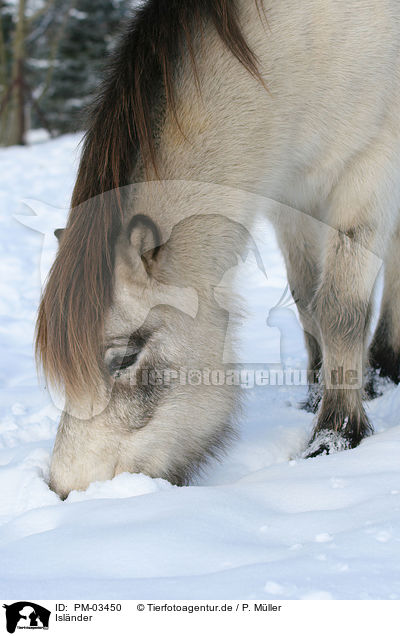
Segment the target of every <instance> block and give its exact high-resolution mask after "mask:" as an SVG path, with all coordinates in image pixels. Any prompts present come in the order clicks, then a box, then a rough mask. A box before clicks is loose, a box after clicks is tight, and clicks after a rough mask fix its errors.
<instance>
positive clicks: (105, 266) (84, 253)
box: [36, 0, 262, 399]
mask: <svg viewBox="0 0 400 636" xmlns="http://www.w3.org/2000/svg"><path fill="white" fill-rule="evenodd" d="M255 2H256V4H257V7H258V3H259V2H260V0H255ZM206 23H211V24H213V25H214V27H215V29H216V30H217V32H218V34H219V36H220V38H221V40H222V41H223V42H224V44H225V45H226V46H227V47H228V48H229V49H230V51H231V52H232V54H233V55H234V56H235V57H236V58H237V59H238V60H239V61H240V62H241V64H242V65H243V66H244V67H245V68H246V69H247V70H248V71H249V72H250V73H251V74H252V75H253V76H254V77H256V78H258V79H259V80H260V81H262V80H261V77H260V74H259V71H258V68H257V60H256V58H255V56H254V54H253V53H252V51H251V49H250V48H249V46H248V45H247V43H246V41H245V39H244V36H243V34H242V32H241V28H240V25H239V21H238V16H237V7H236V2H235V0H148V2H147V3H146V4H144V5H143V6H141V8H140V9H139V10H138V11H137V12H136V14H135V15H134V17H133V18H132V19H131V21H130V23H129V25H128V28H127V30H126V32H125V34H124V35H123V36H122V38H121V41H120V43H119V46H118V47H117V48H116V51H115V53H114V54H113V57H112V59H111V63H110V65H109V70H108V73H107V75H106V78H105V80H104V82H103V85H102V87H101V90H100V92H99V95H98V97H97V99H96V100H95V102H94V104H93V107H92V111H91V114H90V117H89V122H88V124H89V125H88V130H87V133H86V135H85V138H84V143H83V149H82V155H81V160H80V165H79V170H78V175H77V179H76V183H75V187H74V191H73V195H72V201H71V210H70V213H69V218H68V223H67V227H66V231H65V232H64V234H63V237H62V240H61V241H60V247H59V250H58V253H57V257H56V259H55V261H54V264H53V266H52V268H51V270H50V274H49V278H48V281H47V284H46V287H45V290H44V293H43V296H42V299H41V303H40V307H39V313H38V320H37V327H36V355H37V359H38V362H39V363H41V364H42V367H43V370H44V372H45V375H46V378H47V380H48V381H49V382H50V383H52V384H54V385H56V386H60V387H64V390H65V393H66V395H67V397H69V398H75V399H77V398H79V397H81V396H82V395H84V394H85V393H86V394H89V395H95V392H96V387H97V386H99V382H101V377H102V369H103V360H102V351H101V343H102V340H103V332H104V313H105V310H106V309H107V308H108V307H109V306H110V304H111V302H112V292H113V289H112V287H113V267H114V245H115V242H116V238H117V236H118V234H119V232H120V230H121V226H122V222H123V210H122V203H121V200H120V195H119V190H118V188H121V187H123V186H125V185H127V184H129V182H130V180H131V179H132V176H133V170H134V168H135V165H136V164H137V163H138V161H139V160H140V161H141V163H142V164H143V165H144V166H146V165H149V164H152V165H153V166H154V167H155V168H156V133H155V129H157V127H156V126H155V112H156V110H157V108H159V107H160V103H162V101H163V100H164V103H165V104H166V107H167V108H171V109H172V110H173V112H174V113H175V110H174V108H175V100H174V77H175V70H176V66H177V63H178V62H179V59H180V58H182V56H183V54H184V53H183V51H184V50H185V51H186V53H187V54H188V55H189V57H190V59H191V61H192V66H193V70H194V75H195V79H196V70H195V68H196V66H195V58H194V51H193V38H194V34H195V32H196V29H197V30H199V29H202V28H204V25H205V24H206ZM196 81H197V80H196ZM106 193H107V194H106Z"/></svg>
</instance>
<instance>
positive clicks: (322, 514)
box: [0, 136, 400, 599]
mask: <svg viewBox="0 0 400 636" xmlns="http://www.w3.org/2000/svg"><path fill="white" fill-rule="evenodd" d="M35 141H36V143H35V144H34V145H32V146H31V147H27V148H10V149H3V150H1V151H0V175H1V177H0V179H1V182H0V229H1V232H0V243H1V278H0V313H1V318H0V342H1V350H2V355H1V361H0V377H1V396H0V398H1V402H0V597H2V598H23V597H26V598H28V597H31V598H39V599H52V598H54V599H60V598H61V599H67V598H86V599H100V598H107V599H113V598H116V599H124V598H127V599H129V598H141V599H142V598H149V599H150V598H163V599H174V598H182V599H183V598H184V599H200V598H207V599H223V598H257V599H260V598H266V599H377V598H380V599H398V598H400V425H399V421H398V412H399V407H400V387H399V388H395V387H393V386H389V387H387V388H386V390H385V392H384V395H383V396H382V397H380V398H379V399H377V400H375V401H374V402H372V403H371V404H370V405H368V411H369V415H370V417H371V420H372V422H373V424H374V426H375V430H376V434H375V435H374V436H373V437H371V438H369V439H367V440H365V441H364V442H363V443H362V444H361V446H360V447H359V448H357V449H355V450H352V451H347V452H342V453H339V454H336V455H332V456H324V457H318V458H316V459H312V460H301V459H291V458H293V457H294V458H296V456H297V457H298V454H299V452H300V451H301V449H302V447H303V445H304V443H305V440H306V439H307V436H308V435H309V432H310V429H311V426H312V419H313V418H312V416H311V415H309V414H307V413H305V412H303V411H301V410H299V409H298V408H297V407H296V405H297V403H298V401H299V400H300V399H302V398H303V397H304V395H305V389H304V387H290V386H285V387H270V386H269V387H268V386H267V387H257V388H253V389H248V390H247V406H246V410H245V413H244V415H243V418H242V422H241V427H240V439H239V440H238V441H237V443H235V444H234V445H233V446H232V448H231V450H230V452H229V454H228V455H227V456H226V457H225V459H224V460H223V462H222V463H220V464H213V465H212V466H210V467H209V469H208V470H207V472H205V473H204V475H203V476H202V477H201V478H199V479H198V480H197V482H196V483H195V484H193V485H192V486H190V487H187V488H177V487H174V486H171V485H170V484H168V483H167V482H165V481H163V480H157V479H150V478H149V477H146V476H143V475H130V474H122V475H119V476H118V477H116V478H115V479H113V480H112V481H109V482H104V483H95V484H92V485H91V486H90V487H89V488H88V490H87V491H86V492H84V493H83V492H73V493H71V494H70V496H69V497H68V499H67V500H66V501H64V502H62V501H60V500H59V498H58V497H57V496H56V495H55V494H54V493H53V492H52V491H50V490H49V488H48V486H47V482H46V479H47V476H48V469H49V460H50V454H51V449H52V445H53V441H54V435H55V432H56V428H57V421H58V418H59V410H58V409H57V408H56V406H54V405H53V403H52V401H51V399H50V397H49V395H48V393H47V392H46V391H45V389H44V387H43V386H40V385H39V384H38V381H37V379H36V372H35V365H34V361H33V355H32V341H33V329H34V321H35V312H36V308H37V304H38V300H39V292H40V280H41V276H42V277H43V275H44V274H45V272H46V271H47V268H48V265H49V262H50V256H49V255H53V254H54V250H55V248H56V242H55V239H54V238H53V236H52V230H53V229H54V228H55V227H58V226H59V225H60V221H61V222H62V219H63V217H64V216H65V209H66V207H67V205H68V200H69V197H70V193H71V188H72V185H73V179H74V173H75V170H76V167H77V159H78V149H77V145H78V142H79V137H78V136H65V137H62V138H60V139H57V140H53V141H41V140H40V136H39V137H38V138H36V140H35ZM24 201H25V203H24ZM27 203H28V205H29V206H30V208H31V210H32V209H33V210H35V211H36V212H37V214H38V216H33V212H32V211H31V210H30V209H29V207H27ZM55 208H56V209H55ZM17 215H26V216H25V217H24V218H23V219H21V217H20V216H19V217H18V219H17V218H15V217H16V216H17ZM21 221H22V222H21ZM27 226H28V227H27ZM32 228H35V229H32ZM38 230H39V231H38ZM41 232H43V233H46V234H45V236H44V234H43V233H41ZM43 247H45V248H46V249H45V251H44V252H43ZM262 251H263V258H264V265H265V268H266V271H267V275H268V280H267V281H265V279H262V280H261V279H260V277H259V272H258V273H257V268H254V272H253V273H254V275H252V276H251V277H249V276H244V277H242V278H241V279H240V277H239V280H241V281H242V283H241V284H242V292H243V294H245V295H246V298H247V300H248V304H249V312H250V316H249V318H248V320H247V321H246V323H245V327H246V329H245V328H243V342H244V348H245V353H244V354H243V355H244V358H246V360H247V361H250V362H257V361H259V357H260V355H261V357H262V356H264V355H268V356H269V358H268V360H269V362H277V361H278V360H279V355H280V352H281V351H282V354H283V357H284V359H285V362H286V363H287V364H288V365H293V366H297V367H303V366H304V363H305V352H304V348H303V344H302V334H301V330H300V327H299V324H298V321H297V318H296V314H295V311H294V308H293V306H289V307H288V306H286V305H287V304H286V305H285V304H284V306H283V307H281V308H279V309H275V312H274V313H270V311H271V309H273V308H274V306H276V304H277V303H278V302H279V300H280V298H281V297H282V294H283V293H284V290H285V285H286V280H285V273H284V267H283V263H282V259H281V256H280V254H279V252H278V249H277V247H276V243H275V240H274V237H273V234H272V231H271V230H270V229H268V228H266V232H265V241H264V245H263V248H262ZM42 254H44V256H43V258H42ZM244 281H246V284H245V283H244ZM267 319H268V322H269V324H267V322H266V321H267ZM265 343H267V344H265ZM262 347H266V349H262ZM260 351H261V353H260Z"/></svg>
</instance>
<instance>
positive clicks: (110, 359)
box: [105, 347, 141, 377]
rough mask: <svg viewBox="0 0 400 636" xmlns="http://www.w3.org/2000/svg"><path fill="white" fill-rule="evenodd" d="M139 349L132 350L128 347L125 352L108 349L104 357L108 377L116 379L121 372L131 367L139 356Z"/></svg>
mask: <svg viewBox="0 0 400 636" xmlns="http://www.w3.org/2000/svg"><path fill="white" fill-rule="evenodd" d="M140 351H141V350H140V349H136V350H132V349H131V348H130V347H128V348H127V349H125V350H121V349H119V350H115V349H114V350H112V349H109V350H108V351H107V353H106V356H105V363H106V366H107V369H108V372H109V373H110V375H112V376H114V377H118V376H119V375H120V373H121V372H122V371H125V370H126V369H129V367H132V366H133V365H134V364H135V363H136V361H137V359H138V356H139V353H140Z"/></svg>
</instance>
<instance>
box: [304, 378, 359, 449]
mask: <svg viewBox="0 0 400 636" xmlns="http://www.w3.org/2000/svg"><path fill="white" fill-rule="evenodd" d="M371 433H372V426H371V424H370V423H369V420H368V417H367V415H366V413H365V410H364V407H363V405H362V402H361V391H351V390H346V389H338V390H326V391H325V393H324V397H323V399H322V403H321V408H320V410H319V413H318V419H317V424H316V426H315V428H314V431H313V434H312V437H311V439H310V442H309V444H308V447H307V450H306V453H305V456H306V457H315V456H316V455H321V454H328V455H329V454H330V453H332V452H336V451H337V450H344V449H346V448H355V447H356V446H358V445H359V444H360V442H361V441H362V439H363V438H364V437H366V436H368V435H370V434H371Z"/></svg>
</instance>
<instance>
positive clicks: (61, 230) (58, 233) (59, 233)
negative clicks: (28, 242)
mask: <svg viewBox="0 0 400 636" xmlns="http://www.w3.org/2000/svg"><path fill="white" fill-rule="evenodd" d="M64 232H65V228H62V227H59V228H57V229H56V230H54V236H55V237H56V239H57V240H58V242H59V243H60V241H61V238H62V235H63V234H64Z"/></svg>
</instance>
